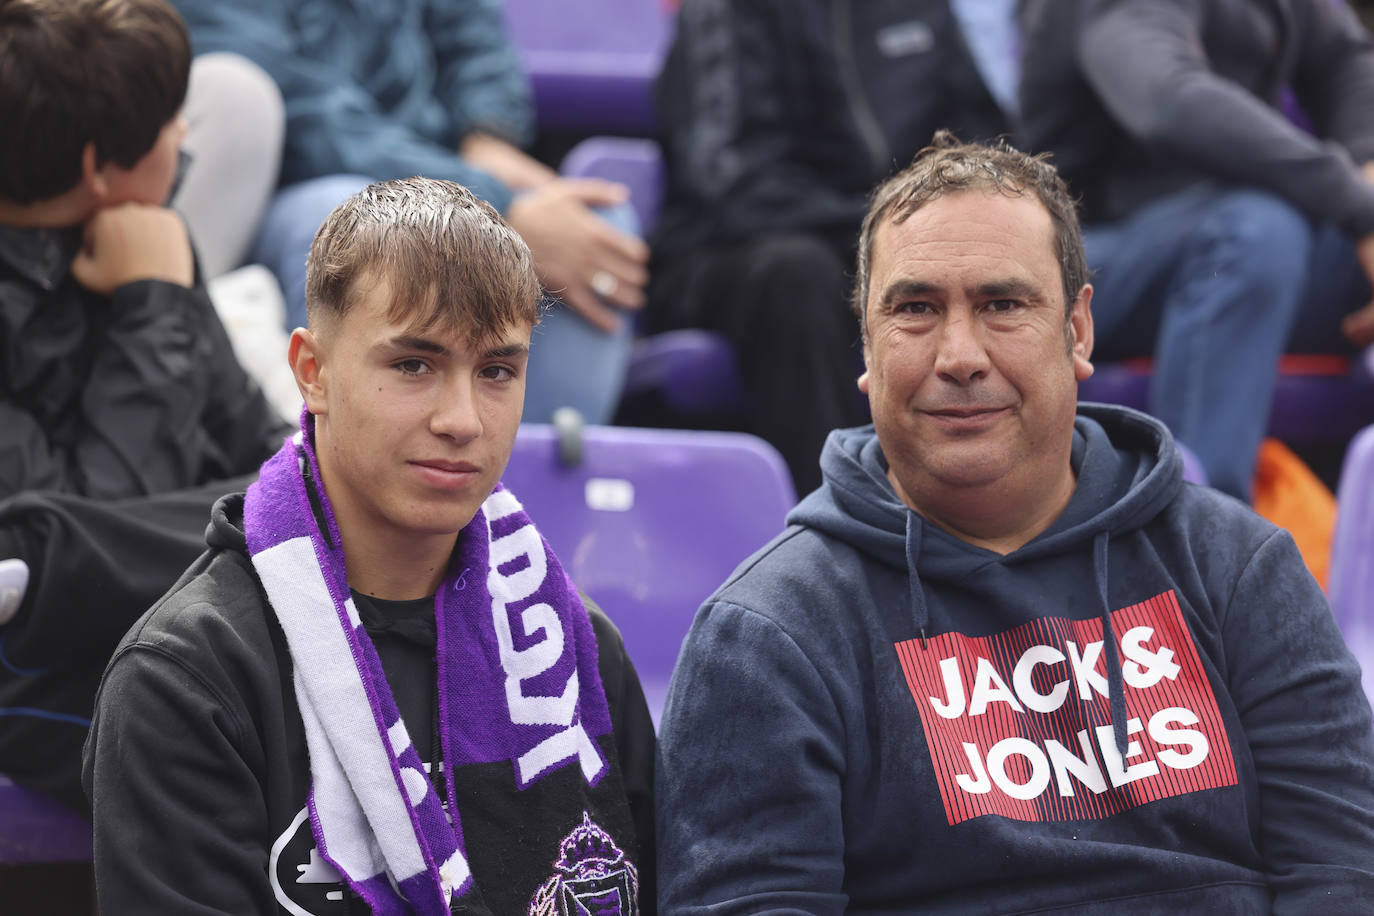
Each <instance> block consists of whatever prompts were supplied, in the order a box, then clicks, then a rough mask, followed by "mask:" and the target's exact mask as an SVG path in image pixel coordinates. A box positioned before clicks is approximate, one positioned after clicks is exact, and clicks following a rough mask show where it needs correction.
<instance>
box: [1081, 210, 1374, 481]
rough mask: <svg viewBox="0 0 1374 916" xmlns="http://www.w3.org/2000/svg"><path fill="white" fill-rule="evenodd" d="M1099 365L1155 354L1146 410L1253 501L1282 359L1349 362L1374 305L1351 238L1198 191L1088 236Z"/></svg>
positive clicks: (1091, 229)
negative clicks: (1353, 334)
mask: <svg viewBox="0 0 1374 916" xmlns="http://www.w3.org/2000/svg"><path fill="white" fill-rule="evenodd" d="M1083 242H1084V247H1085V249H1086V251H1087V256H1088V266H1089V267H1090V268H1091V269H1092V270H1093V271H1094V274H1093V280H1092V282H1093V287H1094V294H1093V301H1092V311H1093V320H1094V332H1095V337H1096V345H1095V353H1094V356H1095V357H1096V358H1098V359H1101V360H1107V361H1109V360H1115V359H1122V358H1125V357H1130V356H1150V355H1152V356H1153V357H1154V360H1155V363H1154V373H1153V376H1152V378H1151V386H1150V412H1151V413H1153V414H1154V415H1155V416H1157V417H1159V418H1160V419H1161V420H1163V421H1164V422H1165V423H1166V424H1167V425H1168V426H1169V428H1170V429H1171V430H1172V431H1173V433H1174V435H1175V436H1176V437H1177V438H1178V439H1179V440H1180V441H1182V442H1184V443H1186V444H1187V445H1188V446H1189V447H1190V448H1191V449H1192V450H1193V452H1194V453H1195V454H1196V455H1197V457H1198V459H1199V460H1200V461H1201V462H1202V465H1203V467H1204V468H1205V469H1206V471H1207V475H1208V478H1209V479H1210V481H1211V483H1212V485H1213V486H1215V487H1217V488H1218V489H1220V490H1223V491H1225V492H1227V493H1230V494H1232V495H1233V496H1237V497H1240V498H1241V499H1244V500H1246V501H1247V502H1248V501H1249V498H1250V489H1251V484H1252V478H1253V476H1254V465H1255V453H1256V451H1257V450H1258V448H1259V443H1260V440H1261V439H1262V438H1263V436H1264V432H1265V428H1266V426H1267V423H1268V417H1269V406H1270V402H1271V400H1272V396H1273V391H1274V384H1275V380H1276V378H1277V376H1278V359H1279V356H1280V355H1281V354H1282V353H1283V352H1285V350H1286V349H1287V350H1301V351H1303V352H1329V353H1350V352H1352V348H1351V346H1350V345H1349V344H1348V343H1346V342H1345V341H1344V340H1343V338H1341V336H1340V332H1339V323H1340V318H1341V316H1343V315H1344V314H1345V313H1346V312H1348V311H1350V310H1351V309H1353V308H1355V307H1357V306H1359V305H1362V304H1363V303H1364V302H1366V301H1368V297H1369V288H1368V284H1367V283H1366V282H1365V281H1364V279H1363V275H1362V274H1361V273H1360V270H1359V266H1358V264H1357V262H1356V261H1355V257H1354V249H1353V247H1352V246H1351V243H1350V241H1349V240H1348V239H1346V238H1345V237H1344V236H1343V235H1342V234H1341V233H1340V232H1339V231H1338V230H1337V229H1336V228H1335V227H1334V226H1326V225H1323V226H1314V225H1313V224H1312V223H1311V221H1310V220H1309V219H1308V218H1307V217H1306V216H1304V215H1303V214H1302V213H1301V212H1299V211H1298V210H1296V209H1295V208H1294V207H1293V206H1292V205H1290V204H1288V203H1287V202H1285V201H1283V200H1281V199H1279V198H1278V197H1275V196H1274V195H1272V194H1269V193H1267V192H1264V191H1259V190H1252V189H1230V190H1223V189H1218V188H1215V187H1211V186H1197V187H1194V188H1190V189H1188V190H1186V191H1182V192H1180V193H1178V194H1174V195H1172V196H1170V197H1166V198H1162V199H1160V200H1158V201H1155V202H1154V203H1153V204H1151V205H1149V206H1147V207H1144V208H1142V209H1141V210H1139V211H1137V212H1136V213H1134V214H1133V215H1132V216H1130V217H1129V218H1127V219H1125V220H1122V221H1120V222H1117V223H1112V224H1106V225H1095V226H1088V227H1084V231H1083Z"/></svg>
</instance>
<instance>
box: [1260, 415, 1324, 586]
mask: <svg viewBox="0 0 1374 916" xmlns="http://www.w3.org/2000/svg"><path fill="white" fill-rule="evenodd" d="M1254 509H1255V511H1256V512H1258V513H1259V514H1260V515H1262V516H1264V517H1265V518H1267V519H1269V521H1271V522H1273V523H1274V524H1275V525H1278V526H1279V527H1281V528H1287V529H1288V532H1289V533H1290V534H1292V535H1293V540H1294V541H1296V542H1297V544H1298V551H1299V552H1300V553H1301V554H1302V559H1303V562H1304V563H1306V564H1307V570H1308V572H1310V573H1312V577H1313V578H1314V579H1316V580H1317V584H1318V585H1320V586H1321V587H1322V590H1323V591H1325V590H1326V578H1327V572H1328V570H1329V568H1330V566H1331V539H1332V537H1333V536H1334V535H1335V533H1336V497H1335V496H1334V495H1333V494H1332V493H1331V490H1330V489H1328V488H1327V486H1326V484H1324V483H1322V482H1321V480H1320V479H1319V478H1318V477H1317V475H1316V474H1313V473H1312V469H1311V468H1309V467H1308V466H1307V465H1306V464H1304V463H1303V460H1302V459H1301V458H1299V457H1298V456H1297V455H1295V454H1293V452H1292V450H1290V449H1289V448H1288V446H1286V445H1284V444H1283V443H1282V442H1280V441H1279V440H1277V439H1265V440H1264V441H1263V442H1261V443H1260V450H1259V460H1258V461H1257V462H1256V464H1255V491H1254Z"/></svg>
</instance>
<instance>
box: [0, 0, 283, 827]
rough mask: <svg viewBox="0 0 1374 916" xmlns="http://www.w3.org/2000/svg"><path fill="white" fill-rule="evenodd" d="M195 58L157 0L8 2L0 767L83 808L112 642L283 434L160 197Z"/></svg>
mask: <svg viewBox="0 0 1374 916" xmlns="http://www.w3.org/2000/svg"><path fill="white" fill-rule="evenodd" d="M190 63H191V60H190V47H189V41H188V38H187V35H186V31H185V27H184V25H183V23H182V22H181V20H180V18H179V17H178V16H177V15H176V12H175V11H174V10H173V9H172V8H171V7H170V6H169V5H168V4H167V3H165V2H163V0H10V2H7V3H4V4H0V121H3V123H4V124H5V125H6V128H7V130H9V131H10V132H11V133H10V136H11V137H12V138H15V141H16V142H11V143H8V144H5V145H4V146H3V148H2V151H0V378H2V379H3V382H0V392H3V394H0V708H2V709H3V711H4V715H3V717H0V724H2V725H3V727H0V772H5V773H7V774H8V775H10V776H13V777H14V778H15V779H16V780H18V781H20V782H24V783H27V784H29V785H32V786H35V787H38V788H42V789H46V790H48V791H50V792H52V793H53V794H55V795H57V796H58V797H59V798H61V799H63V800H64V801H66V802H67V803H68V804H71V805H73V806H75V807H84V805H85V801H84V799H83V798H82V796H81V791H80V787H79V784H78V781H77V773H78V767H79V758H80V749H81V744H82V741H83V740H84V738H85V734H86V729H85V724H86V722H87V721H88V719H89V716H90V712H91V706H92V700H93V697H94V694H95V685H96V682H97V681H98V679H99V676H100V672H101V670H102V669H103V668H104V666H105V663H106V661H108V659H109V656H110V652H111V650H112V649H113V648H114V645H115V643H116V642H117V641H118V639H119V638H120V637H121V636H122V635H123V633H124V631H125V630H126V629H127V628H128V626H129V625H130V624H131V623H132V622H133V621H134V620H135V619H136V618H137V617H138V615H139V614H141V613H142V612H143V611H144V610H146V609H147V608H148V607H149V606H150V605H151V604H152V602H153V600H154V599H156V598H157V596H158V595H160V594H161V593H162V592H163V591H165V590H166V589H167V587H168V586H170V585H171V584H172V583H173V582H174V581H175V580H176V578H177V577H178V576H179V575H180V574H181V572H182V571H183V570H184V569H185V568H186V566H187V565H188V564H189V563H190V562H191V560H192V559H194V558H195V556H196V555H197V554H199V553H200V552H201V550H203V549H204V531H205V526H206V522H207V519H208V518H209V509H210V506H211V505H212V504H213V502H214V500H215V499H216V498H218V497H219V496H221V495H223V494H224V493H227V492H229V491H230V490H233V489H236V488H242V486H243V485H244V482H243V480H242V478H241V477H239V475H245V474H249V473H251V472H255V471H256V469H257V467H258V465H259V464H260V463H261V462H262V460H263V459H264V458H265V457H266V456H268V455H270V454H271V453H272V451H273V450H274V449H275V448H276V447H277V446H278V445H279V444H280V443H281V441H282V436H283V433H284V432H285V430H284V429H283V426H282V424H281V422H280V420H279V419H278V417H277V416H276V415H275V414H274V412H273V411H272V410H271V409H270V408H269V407H268V405H267V403H266V402H265V401H264V400H263V397H262V395H261V393H260V391H259V389H258V387H257V386H256V384H255V383H254V382H253V381H252V380H251V379H250V378H249V377H248V376H247V375H246V374H245V372H244V371H243V369H242V368H240V366H239V364H238V363H237V362H236V361H235V358H234V353H233V351H232V349H231V347H230V343H229V340H228V338H227V336H226V335H225V331H224V328H223V326H222V325H221V324H220V321H219V318H218V316H217V315H216V312H215V309H214V308H213V306H212V305H211V303H210V300H209V298H208V297H207V295H206V292H205V287H204V283H203V282H202V279H201V273H200V272H199V271H198V270H197V269H196V262H195V255H194V253H193V251H192V248H191V244H190V241H189V239H188V237H187V230H186V227H185V225H184V224H183V222H182V219H181V217H180V216H178V215H177V214H176V213H174V212H173V211H171V210H169V209H167V208H166V206H165V204H166V202H167V199H168V197H169V195H170V193H171V191H172V186H173V183H174V180H175V177H176V173H177V169H178V162H179V155H178V147H179V145H180V143H181V140H182V137H183V135H184V134H185V133H186V122H185V121H184V120H183V118H182V117H181V115H180V114H179V111H180V110H181V108H182V102H183V99H184V98H185V96H186V91H187V79H188V72H189V69H190ZM190 107H191V108H192V109H193V110H195V109H196V105H195V104H194V102H193V103H192V104H191V106H190ZM211 180H212V179H211ZM226 478H238V479H239V482H237V483H235V482H229V481H227V480H226Z"/></svg>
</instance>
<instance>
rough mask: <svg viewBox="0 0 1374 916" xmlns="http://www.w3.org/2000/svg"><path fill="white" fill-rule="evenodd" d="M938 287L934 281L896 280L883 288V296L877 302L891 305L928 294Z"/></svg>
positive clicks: (935, 290) (937, 289)
mask: <svg viewBox="0 0 1374 916" xmlns="http://www.w3.org/2000/svg"><path fill="white" fill-rule="evenodd" d="M939 289H940V288H939V287H938V286H936V285H935V284H934V283H928V282H926V281H925V280H897V281H896V282H894V283H890V284H888V286H887V288H885V289H884V290H883V296H882V299H880V300H879V303H880V304H881V305H893V304H895V303H897V302H904V301H906V300H907V299H916V298H920V297H921V296H929V295H931V294H932V293H935V292H937V291H939Z"/></svg>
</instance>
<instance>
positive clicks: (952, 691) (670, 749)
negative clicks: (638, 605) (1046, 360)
mask: <svg viewBox="0 0 1374 916" xmlns="http://www.w3.org/2000/svg"><path fill="white" fill-rule="evenodd" d="M1072 462H1073V466H1074V468H1075V471H1076V472H1077V475H1078V480H1077V486H1076V489H1075V492H1074V495H1073V498H1072V499H1071V501H1070V503H1069V505H1068V506H1067V507H1066V508H1065V510H1064V512H1063V513H1062V514H1061V516H1060V517H1059V518H1058V519H1057V520H1056V521H1055V522H1054V524H1052V525H1051V526H1050V527H1049V528H1048V529H1047V530H1046V531H1044V532H1043V533H1041V534H1040V535H1039V536H1037V537H1036V538H1035V539H1033V540H1032V541H1030V542H1029V543H1027V544H1026V545H1024V546H1023V547H1021V548H1019V549H1018V550H1015V551H1013V552H1011V553H1009V554H1006V555H1001V554H997V553H995V552H992V551H988V550H985V549H982V548H979V547H975V546H973V545H970V544H968V543H966V542H964V541H962V540H960V539H958V538H956V537H954V536H952V535H950V534H947V533H945V532H944V531H942V530H940V529H938V528H936V527H934V526H932V525H930V524H929V523H928V522H926V521H925V520H924V519H922V518H921V516H919V515H918V514H916V513H914V512H912V511H911V510H910V509H908V508H907V507H906V506H905V505H904V504H902V502H901V501H900V500H899V499H898V498H897V496H896V494H895V492H894V491H893V488H892V486H891V484H890V483H889V482H888V480H887V477H886V461H885V459H884V458H883V455H882V451H881V448H880V446H879V443H878V440H877V437H876V435H875V434H874V432H873V430H872V428H871V427H869V428H865V429H857V430H844V431H839V432H836V433H834V434H832V436H831V437H830V440H829V441H828V442H827V444H826V447H825V451H824V453H823V456H822V469H823V472H824V475H825V483H824V485H823V486H822V487H821V488H820V489H819V490H817V491H816V492H814V493H812V494H811V495H810V496H809V497H807V498H806V499H805V500H804V501H803V502H802V503H801V504H800V505H799V506H798V507H797V508H796V509H795V510H794V511H793V513H792V515H791V516H790V518H789V521H790V523H791V527H789V528H788V529H787V531H785V532H784V533H783V534H782V535H781V536H780V537H779V538H778V539H777V540H775V541H774V542H773V543H772V544H770V545H769V546H767V547H765V548H764V549H763V550H762V551H761V552H760V553H759V554H757V555H755V556H754V557H753V558H751V559H750V560H748V561H746V562H745V563H744V564H743V565H742V566H741V567H740V569H739V570H738V571H737V572H736V574H735V575H734V577H733V578H732V579H731V580H730V581H729V582H727V583H726V584H725V585H724V586H722V587H721V589H720V590H719V591H718V592H717V593H716V594H715V595H714V596H713V597H712V598H711V599H709V600H708V601H707V603H706V604H705V606H704V607H703V608H702V610H701V611H700V613H699V614H698V617H697V620H696V622H695V624H694V625H693V629H692V632H691V634H690V635H689V637H688V640H687V643H686V645H685V646H684V648H683V654H682V657H681V659H680V661H679V664H678V669H677V671H676V673H675V675H674V679H673V684H672V687H671V688H670V691H669V695H668V701H667V706H666V708H665V711H664V717H663V722H662V726H661V729H660V748H659V754H660V756H659V768H658V771H657V779H658V786H657V793H658V798H659V809H658V818H659V820H658V823H659V844H660V856H661V862H662V863H663V867H662V868H661V870H660V887H661V888H662V894H661V898H660V900H661V904H662V908H663V911H664V912H670V913H684V912H686V913H694V912H707V911H709V912H713V913H727V912H750V913H761V912H798V911H805V912H808V913H839V912H851V913H896V912H911V911H913V910H915V909H920V911H921V912H932V913H960V914H969V913H1030V912H1045V911H1053V912H1054V913H1056V914H1068V913H1086V912H1113V913H1166V912H1170V913H1171V912H1178V911H1180V910H1188V911H1191V912H1200V911H1204V910H1210V911H1213V912H1217V913H1267V912H1270V911H1271V908H1272V911H1273V912H1275V913H1317V912H1320V913H1357V912H1359V913H1367V912H1371V911H1374V734H1372V732H1371V713H1370V707H1369V704H1368V702H1367V701H1366V699H1365V697H1364V694H1363V691H1362V689H1361V687H1360V680H1359V670H1358V666H1357V665H1356V663H1355V662H1354V660H1353V659H1352V658H1351V656H1350V654H1349V652H1348V651H1347V650H1346V649H1345V646H1344V644H1343V642H1342V640H1341V636H1340V633H1339V631H1338V630H1337V628H1336V625H1335V622H1334V620H1333V619H1332V616H1331V612H1330V610H1329V608H1328V606H1327V604H1326V602H1325V600H1324V599H1323V597H1322V595H1321V592H1320V590H1319V589H1318V588H1317V586H1316V584H1315V583H1314V582H1313V581H1312V579H1311V577H1310V576H1309V575H1308V574H1307V572H1306V570H1305V568H1304V567H1303V565H1302V562H1301V560H1300V558H1299V556H1298V554H1297V550H1296V548H1295V547H1294V545H1293V542H1292V540H1291V538H1290V537H1289V536H1288V535H1287V534H1286V533H1284V532H1282V531H1280V530H1278V529H1276V528H1274V527H1273V526H1272V525H1269V524H1268V523H1266V522H1264V521H1263V520H1262V519H1260V518H1258V517H1257V516H1255V515H1253V514H1252V513H1251V512H1250V511H1249V510H1248V509H1246V508H1245V507H1243V506H1242V505H1241V504H1240V503H1238V502H1236V501H1235V500H1232V499H1231V498H1229V497H1226V496H1223V495H1222V494H1219V493H1217V492H1215V491H1212V490H1208V489H1206V488H1201V487H1196V486H1194V485H1192V484H1184V483H1183V481H1182V478H1181V467H1180V466H1181V462H1180V459H1179V457H1178V453H1177V451H1176V449H1175V448H1174V445H1173V442H1172V440H1171V439H1170V437H1169V435H1168V432H1167V431H1166V430H1165V429H1164V427H1163V426H1161V425H1160V424H1158V423H1157V422H1155V421H1154V420H1151V419H1149V418H1148V417H1145V416H1143V415H1141V414H1138V413H1135V412H1132V411H1129V410H1125V409H1122V408H1112V407H1102V406H1080V412H1079V417H1078V420H1077V423H1076V426H1075V433H1074V445H1073V452H1072ZM1104 647H1105V648H1104ZM1123 749H1124V751H1123ZM708 904H716V905H717V906H718V908H714V909H712V908H710V907H709V906H708Z"/></svg>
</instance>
